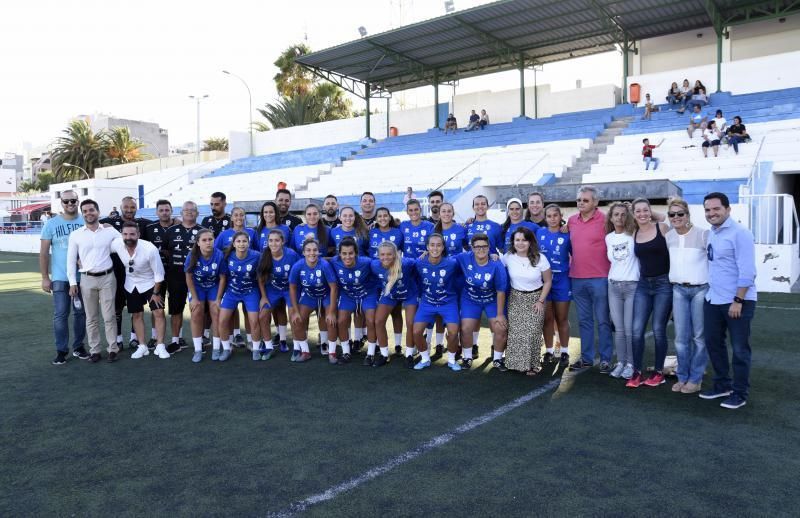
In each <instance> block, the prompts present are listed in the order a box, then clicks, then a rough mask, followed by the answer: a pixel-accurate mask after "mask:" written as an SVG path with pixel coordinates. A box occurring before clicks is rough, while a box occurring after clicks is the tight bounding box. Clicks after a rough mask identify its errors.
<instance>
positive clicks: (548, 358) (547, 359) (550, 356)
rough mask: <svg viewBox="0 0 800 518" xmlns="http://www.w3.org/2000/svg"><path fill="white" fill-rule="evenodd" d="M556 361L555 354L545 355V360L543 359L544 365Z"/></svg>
mask: <svg viewBox="0 0 800 518" xmlns="http://www.w3.org/2000/svg"><path fill="white" fill-rule="evenodd" d="M554 359H555V356H553V353H544V358H542V363H546V364H549V363H553V360H554Z"/></svg>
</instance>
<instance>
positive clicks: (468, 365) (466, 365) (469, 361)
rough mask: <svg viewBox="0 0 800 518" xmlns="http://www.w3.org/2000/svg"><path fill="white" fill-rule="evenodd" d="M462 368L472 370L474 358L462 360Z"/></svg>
mask: <svg viewBox="0 0 800 518" xmlns="http://www.w3.org/2000/svg"><path fill="white" fill-rule="evenodd" d="M461 368H462V369H471V368H472V358H462V359H461Z"/></svg>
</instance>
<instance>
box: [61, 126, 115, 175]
mask: <svg viewBox="0 0 800 518" xmlns="http://www.w3.org/2000/svg"><path fill="white" fill-rule="evenodd" d="M64 134H65V136H63V137H59V138H58V139H56V143H55V145H54V146H53V150H52V153H51V164H52V167H53V173H54V175H55V181H56V182H64V181H69V180H73V179H78V178H81V175H82V173H81V171H80V169H78V168H74V167H65V166H64V165H63V164H66V163H69V164H73V165H76V166H79V167H82V168H83V169H85V170H86V172H87V173H88V174H89V177H90V178H94V169H95V168H96V167H102V166H103V165H104V164H103V159H104V157H105V153H104V149H103V148H104V143H103V140H104V137H103V135H104V133H103V132H102V131H100V132H97V133H94V132H93V131H92V128H91V127H90V126H89V123H87V122H86V121H84V120H74V121H72V122H70V123H69V126H67V128H66V129H65V130H64Z"/></svg>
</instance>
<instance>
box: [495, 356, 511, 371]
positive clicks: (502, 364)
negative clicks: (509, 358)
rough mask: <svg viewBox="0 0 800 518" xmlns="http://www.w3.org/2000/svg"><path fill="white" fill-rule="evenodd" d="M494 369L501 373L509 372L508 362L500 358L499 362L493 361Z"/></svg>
mask: <svg viewBox="0 0 800 518" xmlns="http://www.w3.org/2000/svg"><path fill="white" fill-rule="evenodd" d="M492 367H494V368H495V369H497V370H499V371H500V372H505V371H507V370H508V367H506V362H505V360H503V359H502V358H500V359H499V360H493V361H492Z"/></svg>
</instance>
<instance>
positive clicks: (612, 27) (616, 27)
mask: <svg viewBox="0 0 800 518" xmlns="http://www.w3.org/2000/svg"><path fill="white" fill-rule="evenodd" d="M589 5H591V6H592V11H594V12H595V14H596V15H597V17H598V18H600V21H601V22H602V23H603V25H605V26H606V28H607V29H608V32H610V33H612V34H614V35H615V38H614V39H615V41H616V42H617V43H619V42H621V41H624V40H633V38H632V37H631V35H630V34H628V31H626V30H625V29H624V28H623V27H622V26H621V25H620V24H619V23H618V22H617V20H615V19H614V17H613V16H611V15H610V14H609V13H607V12H606V10H605V9H603V7H602V6H600V5H599V4H598V3H597V2H596V1H595V0H589Z"/></svg>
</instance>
